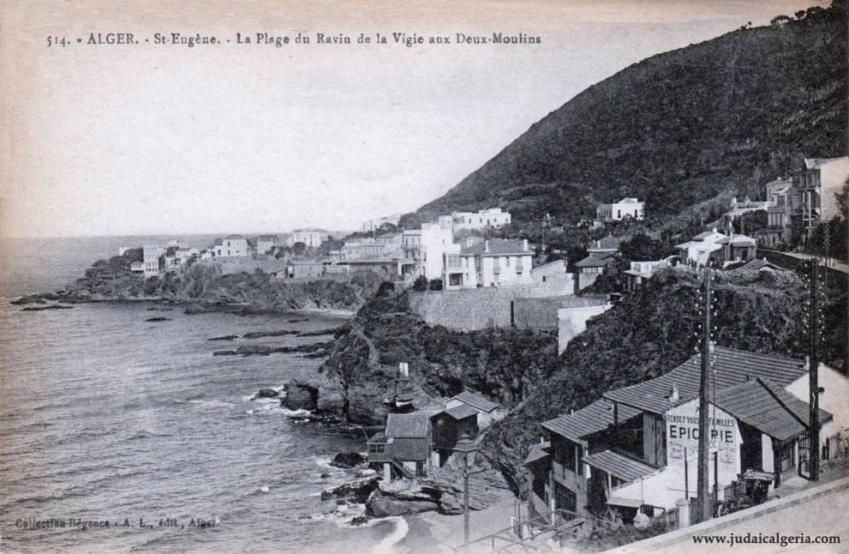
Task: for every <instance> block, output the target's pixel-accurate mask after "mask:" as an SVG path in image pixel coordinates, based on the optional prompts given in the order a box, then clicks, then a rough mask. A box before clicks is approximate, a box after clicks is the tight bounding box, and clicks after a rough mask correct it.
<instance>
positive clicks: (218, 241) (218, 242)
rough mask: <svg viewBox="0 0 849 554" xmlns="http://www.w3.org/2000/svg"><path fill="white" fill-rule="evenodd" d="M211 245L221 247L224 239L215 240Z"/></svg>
mask: <svg viewBox="0 0 849 554" xmlns="http://www.w3.org/2000/svg"><path fill="white" fill-rule="evenodd" d="M212 244H213V246H221V245H222V244H224V239H215V240H214V241H213V243H212Z"/></svg>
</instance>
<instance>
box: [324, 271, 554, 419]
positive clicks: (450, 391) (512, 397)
mask: <svg viewBox="0 0 849 554" xmlns="http://www.w3.org/2000/svg"><path fill="white" fill-rule="evenodd" d="M556 342H557V341H556V337H555V336H554V335H553V334H550V333H533V332H530V331H515V330H509V329H492V330H487V331H480V332H472V333H458V332H454V331H449V330H447V329H444V328H442V327H430V326H428V325H426V324H425V323H424V322H423V321H422V320H421V318H419V317H418V316H417V315H415V314H413V313H412V312H411V311H410V309H409V303H408V297H407V295H406V293H403V292H396V291H394V290H392V288H391V286H388V285H385V286H384V287H383V288H382V289H381V290H380V291H379V292H378V294H377V295H376V296H375V297H374V298H373V299H372V300H371V301H369V302H368V303H367V304H365V305H364V306H363V307H362V309H361V310H360V311H359V313H358V314H357V315H356V317H354V318H353V319H352V320H351V321H350V322H349V323H348V325H347V329H346V332H345V334H344V335H342V336H341V337H340V338H338V339H337V341H336V344H335V346H334V348H333V349H332V350H331V353H330V357H329V359H328V360H327V361H326V362H325V363H324V365H322V367H321V368H320V369H319V375H318V376H317V378H316V379H315V380H314V382H313V384H314V385H317V386H318V388H319V397H318V408H319V409H321V410H324V411H327V412H330V413H332V414H335V415H338V416H341V417H344V418H346V419H348V420H350V421H352V422H357V423H365V424H380V423H382V422H383V417H384V416H385V414H386V411H387V406H386V404H384V400H385V399H394V397H395V396H396V395H399V396H406V397H409V398H412V399H413V401H414V405H417V406H421V405H423V404H425V403H427V402H428V399H429V397H448V396H453V395H454V394H457V393H459V392H461V391H462V390H463V389H464V388H469V389H474V390H477V391H480V392H482V393H484V394H485V395H487V396H489V397H490V398H492V399H494V400H496V401H497V402H499V403H501V404H502V405H504V406H505V407H508V408H509V407H512V406H514V405H516V404H517V403H518V402H519V401H520V400H521V399H522V398H524V397H525V396H526V395H527V394H528V393H529V391H530V390H532V389H534V388H535V387H537V386H539V385H540V384H541V380H542V379H544V378H545V377H546V376H547V375H549V374H550V373H551V372H552V371H553V370H554V368H555V362H556ZM400 362H407V363H408V364H409V366H410V380H409V382H401V381H399V378H398V364H399V363H400Z"/></svg>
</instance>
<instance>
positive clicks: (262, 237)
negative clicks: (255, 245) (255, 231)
mask: <svg viewBox="0 0 849 554" xmlns="http://www.w3.org/2000/svg"><path fill="white" fill-rule="evenodd" d="M258 240H261V241H263V242H265V241H269V240H277V235H260V236H259V237H258Z"/></svg>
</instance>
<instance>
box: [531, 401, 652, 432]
mask: <svg viewBox="0 0 849 554" xmlns="http://www.w3.org/2000/svg"><path fill="white" fill-rule="evenodd" d="M617 415H618V416H619V422H620V423H621V422H623V421H627V420H629V419H631V418H633V417H636V416H638V415H640V410H637V409H635V408H632V407H630V406H624V405H623V406H619V413H618V414H617ZM610 425H613V404H612V403H611V402H607V401H606V400H603V399H602V400H596V401H595V402H593V403H592V404H590V405H589V406H586V407H584V408H581V409H580V410H578V411H576V412H573V413H572V414H563V415H561V416H560V417H556V418H554V419H551V420H548V421H546V422H544V423H543V424H542V426H543V428H545V429H548V430H549V431H551V432H553V433H556V434H558V435H560V436H561V437H564V438H567V439H569V440H571V441H575V442H578V441H581V440H583V438H584V437H586V436H588V435H592V434H593V433H598V432H599V431H604V430H605V429H607V428H608V427H609V426H610Z"/></svg>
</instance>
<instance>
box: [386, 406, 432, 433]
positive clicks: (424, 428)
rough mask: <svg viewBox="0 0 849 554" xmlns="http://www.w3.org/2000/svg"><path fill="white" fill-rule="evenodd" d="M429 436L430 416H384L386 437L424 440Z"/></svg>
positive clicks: (416, 414) (419, 413) (421, 414)
mask: <svg viewBox="0 0 849 554" xmlns="http://www.w3.org/2000/svg"><path fill="white" fill-rule="evenodd" d="M429 435H430V414H428V413H424V412H413V413H409V414H389V415H387V416H386V436H387V437H393V438H402V437H403V438H424V437H427V436H429Z"/></svg>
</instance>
